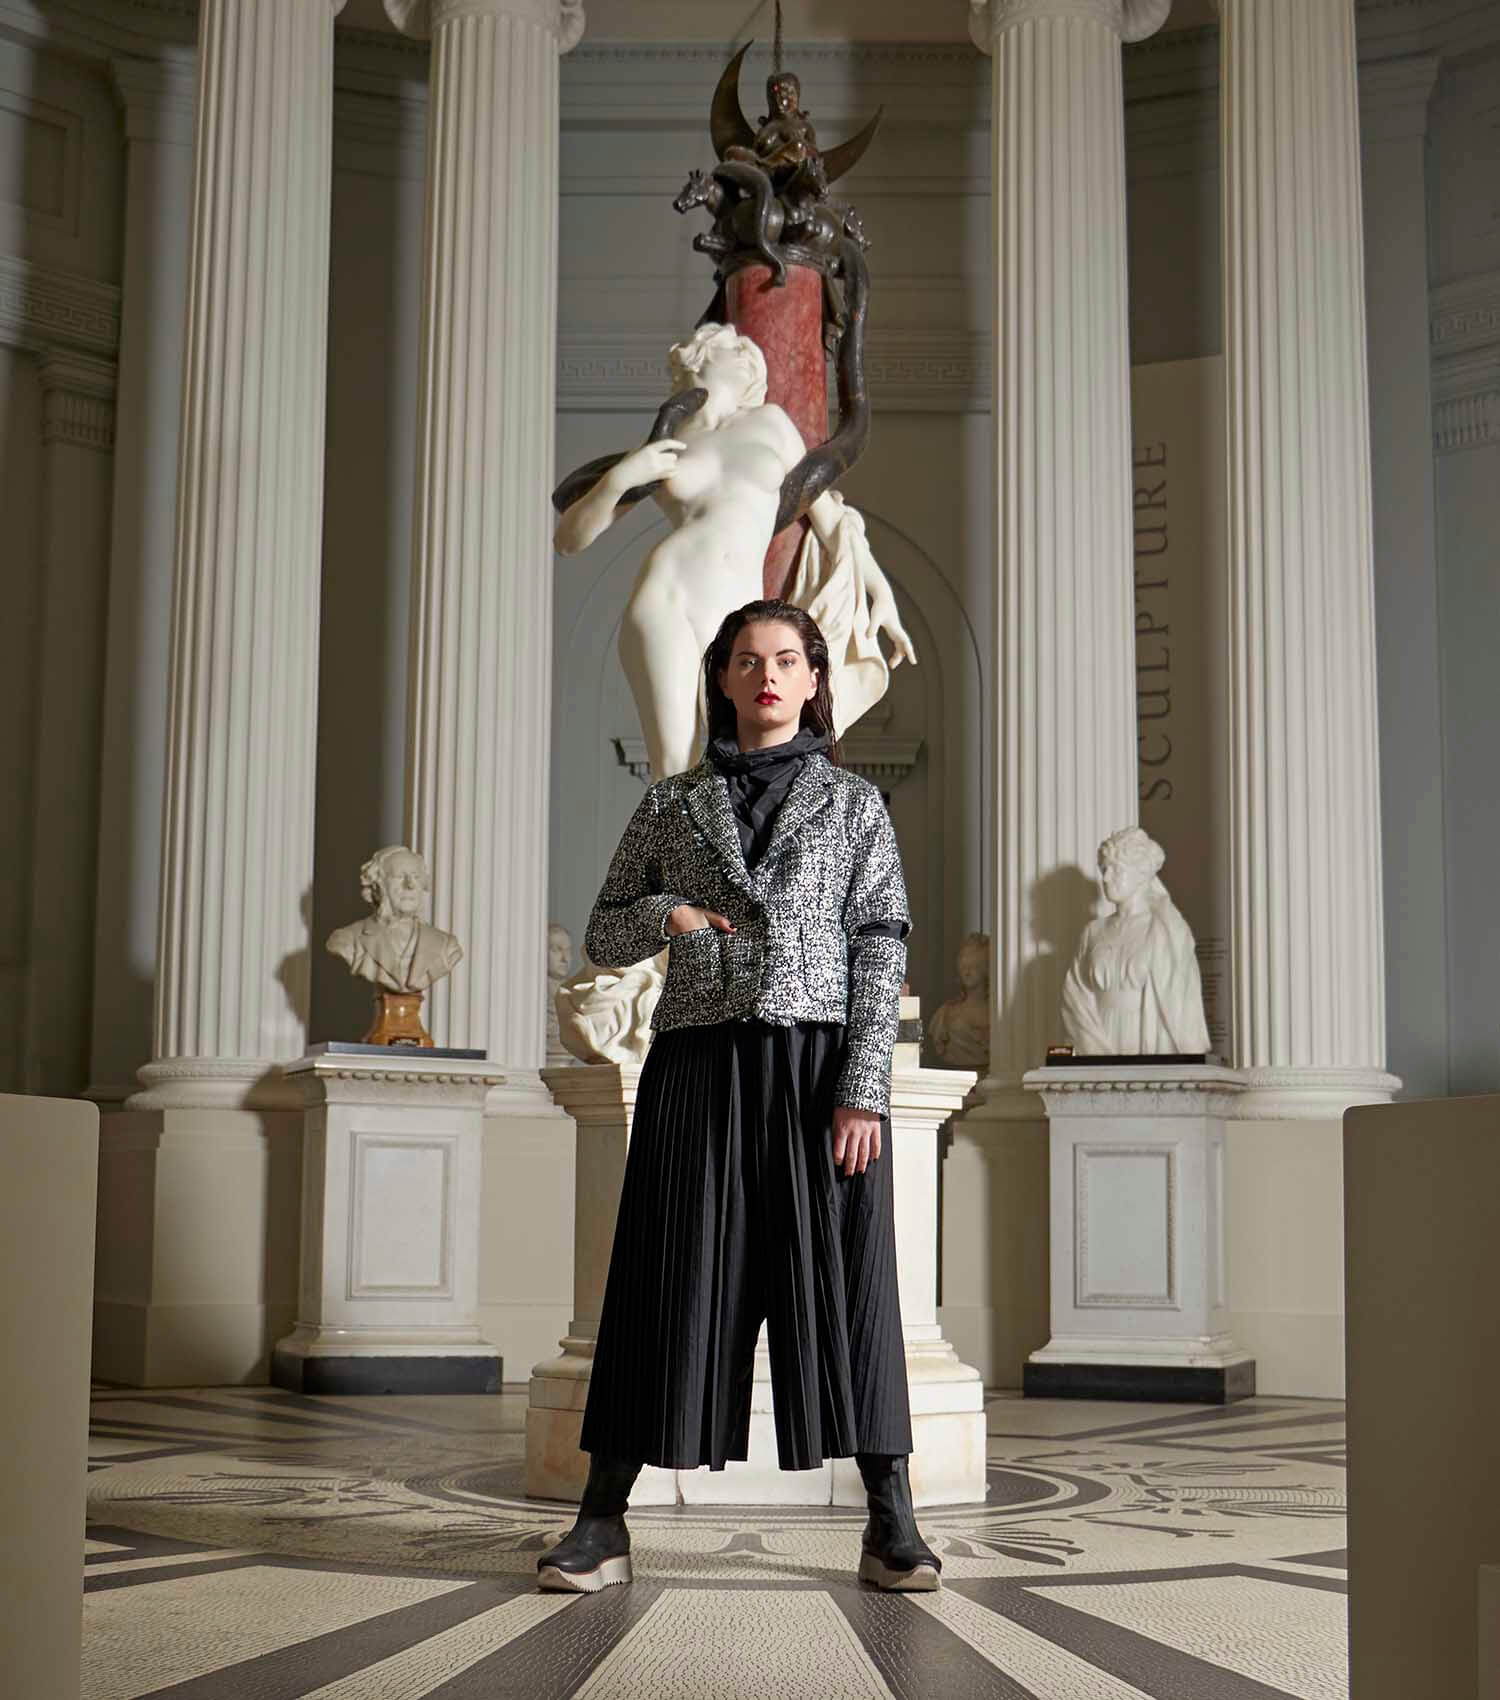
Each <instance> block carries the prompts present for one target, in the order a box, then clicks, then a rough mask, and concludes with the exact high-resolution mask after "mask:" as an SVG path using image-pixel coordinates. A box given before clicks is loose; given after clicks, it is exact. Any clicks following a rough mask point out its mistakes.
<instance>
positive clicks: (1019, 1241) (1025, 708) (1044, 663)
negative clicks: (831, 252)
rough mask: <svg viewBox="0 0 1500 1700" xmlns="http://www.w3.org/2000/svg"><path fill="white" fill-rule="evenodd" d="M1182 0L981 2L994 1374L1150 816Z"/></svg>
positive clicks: (1040, 1306) (987, 1246)
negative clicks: (1155, 108)
mask: <svg viewBox="0 0 1500 1700" xmlns="http://www.w3.org/2000/svg"><path fill="white" fill-rule="evenodd" d="M1168 6H1169V0H975V3H973V4H971V6H970V29H971V32H972V34H973V36H974V40H975V42H976V44H977V45H978V46H979V47H980V49H981V50H982V51H984V52H986V53H988V54H989V55H990V56H991V124H992V131H991V169H992V174H993V175H992V194H993V225H992V231H991V235H992V250H993V253H994V278H995V285H994V287H995V298H994V366H995V371H994V385H995V387H994V419H995V436H994V450H995V462H994V466H995V471H994V502H995V557H996V580H997V582H996V587H995V601H994V609H995V616H994V617H995V625H994V631H993V654H994V669H995V672H994V681H993V687H992V689H991V693H990V716H991V717H990V727H991V733H992V739H991V744H990V748H991V749H992V750H993V752H994V755H993V762H994V767H993V773H992V777H993V783H994V795H995V828H994V838H993V840H992V848H991V855H992V857H993V860H992V862H991V865H990V873H991V881H992V889H993V891H994V894H995V895H994V904H995V914H994V923H993V925H992V927H991V939H992V941H993V942H992V949H993V951H994V958H993V961H992V963H991V985H992V987H993V988H994V998H993V1007H994V1014H993V1018H992V1026H991V1032H990V1070H989V1074H988V1076H987V1077H986V1078H985V1079H984V1080H982V1081H981V1082H980V1083H979V1096H978V1099H977V1101H976V1102H975V1103H974V1104H973V1105H972V1106H971V1107H970V1108H969V1109H967V1110H966V1111H965V1112H964V1113H963V1115H962V1116H960V1117H957V1118H955V1121H954V1126H953V1144H952V1146H951V1147H950V1149H949V1151H948V1154H947V1157H946V1158H945V1169H944V1184H943V1198H944V1203H943V1327H944V1332H945V1333H946V1335H947V1336H948V1338H949V1339H951V1340H952V1341H953V1343H954V1346H955V1347H956V1348H957V1351H958V1354H959V1356H960V1357H961V1358H962V1359H963V1360H964V1361H965V1362H966V1363H970V1364H974V1365H975V1366H976V1367H977V1368H978V1369H979V1371H980V1374H981V1375H982V1376H983V1378H984V1381H985V1383H986V1385H989V1386H1000V1387H1014V1386H1017V1385H1019V1383H1020V1380H1021V1366H1022V1364H1023V1363H1024V1361H1025V1359H1026V1357H1027V1355H1028V1353H1030V1352H1033V1351H1035V1350H1036V1349H1037V1348H1038V1347H1040V1346H1043V1345H1045V1343H1046V1340H1047V1333H1048V1312H1047V1279H1048V1276H1047V1221H1048V1203H1047V1198H1048V1166H1047V1164H1048V1158H1047V1127H1046V1122H1045V1119H1044V1110H1043V1106H1042V1103H1041V1100H1040V1098H1038V1097H1037V1095H1036V1094H1035V1093H1034V1092H1028V1091H1026V1090H1024V1089H1023V1087H1022V1085H1021V1079H1022V1076H1023V1075H1024V1074H1025V1072H1026V1071H1027V1070H1028V1069H1030V1068H1034V1067H1035V1066H1036V1065H1037V1064H1038V1063H1040V1062H1041V1061H1042V1059H1043V1057H1044V1055H1045V1054H1046V1049H1047V1046H1048V1045H1049V1044H1051V1043H1054V1042H1056V1041H1057V1040H1058V1039H1059V1038H1060V1037H1061V1032H1060V1019H1059V1003H1060V994H1061V989H1062V977H1063V974H1064V972H1065V971H1066V968H1067V964H1068V960H1069V958H1070V956H1071V954H1072V951H1073V948H1074V946H1075V944H1076V943H1077V940H1078V936H1079V934H1080V932H1081V931H1082V930H1083V927H1084V926H1085V925H1086V923H1087V922H1088V920H1089V919H1090V916H1091V915H1092V913H1093V905H1094V901H1095V897H1096V895H1097V885H1096V880H1095V860H1096V856H1097V852H1098V848H1099V843H1100V841H1101V840H1102V839H1103V838H1105V837H1106V836H1107V835H1108V834H1109V833H1111V832H1114V831H1115V830H1117V829H1118V828H1120V827H1122V826H1128V825H1131V824H1132V823H1133V822H1134V821H1135V819H1136V813H1137V786H1136V726H1135V721H1136V716H1135V691H1136V676H1135V628H1134V623H1133V611H1134V594H1133V586H1134V538H1133V532H1132V525H1131V464H1130V407H1129V389H1128V381H1129V375H1128V354H1127V320H1126V277H1125V133H1124V132H1125V102H1124V92H1123V88H1122V80H1121V64H1120V47H1121V43H1122V41H1123V40H1127V39H1135V38H1137V37H1139V36H1142V35H1149V34H1150V33H1151V31H1152V30H1154V29H1156V28H1157V27H1158V26H1159V25H1160V23H1161V22H1162V20H1163V19H1164V18H1165V16H1166V14H1167V10H1168Z"/></svg>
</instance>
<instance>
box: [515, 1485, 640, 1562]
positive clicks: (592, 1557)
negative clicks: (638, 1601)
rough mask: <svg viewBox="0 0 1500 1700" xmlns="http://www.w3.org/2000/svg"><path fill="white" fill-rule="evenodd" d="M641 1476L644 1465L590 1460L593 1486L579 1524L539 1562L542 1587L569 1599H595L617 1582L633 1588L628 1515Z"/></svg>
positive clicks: (584, 1501)
mask: <svg viewBox="0 0 1500 1700" xmlns="http://www.w3.org/2000/svg"><path fill="white" fill-rule="evenodd" d="M640 1473H641V1467H640V1465H639V1464H627V1463H624V1462H623V1461H622V1460H620V1459H618V1458H595V1457H591V1458H590V1459H589V1479H588V1485H587V1487H585V1488H584V1490H583V1498H582V1500H581V1501H580V1502H579V1505H578V1521H577V1522H576V1523H574V1525H573V1527H572V1528H571V1529H570V1530H569V1531H568V1533H567V1534H566V1535H564V1536H563V1538H562V1540H561V1541H560V1542H559V1543H558V1544H557V1545H556V1546H555V1547H553V1549H552V1550H551V1552H544V1553H543V1554H542V1556H541V1557H540V1558H539V1559H538V1560H537V1561H536V1569H537V1586H538V1587H539V1588H541V1589H543V1590H544V1591H548V1592H552V1593H563V1594H595V1593H597V1592H598V1591H599V1589H601V1588H608V1587H609V1586H610V1585H611V1584H612V1583H614V1582H628V1581H630V1579H631V1571H630V1531H629V1530H628V1529H627V1528H626V1527H625V1509H626V1507H627V1505H629V1503H630V1490H631V1488H633V1487H634V1486H635V1478H636V1477H637V1476H638V1475H639V1474H640Z"/></svg>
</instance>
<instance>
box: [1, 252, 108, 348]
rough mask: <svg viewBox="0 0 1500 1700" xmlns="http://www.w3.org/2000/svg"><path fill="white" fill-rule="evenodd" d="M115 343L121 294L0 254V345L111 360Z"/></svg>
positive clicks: (87, 281) (106, 285)
mask: <svg viewBox="0 0 1500 1700" xmlns="http://www.w3.org/2000/svg"><path fill="white" fill-rule="evenodd" d="M119 342H120V292H119V290H118V289H116V288H115V287H114V286H113V285H112V284H108V283H95V282H94V281H93V279H92V278H86V277H74V276H73V275H72V274H71V273H69V272H56V271H48V270H47V269H46V268H45V267H44V266H37V265H33V264H32V263H31V262H30V261H29V260H22V259H18V258H17V257H16V256H15V255H13V254H0V343H4V344H7V345H9V346H10V347H12V348H25V349H30V350H33V351H45V350H48V349H53V348H77V349H82V350H85V351H86V352H88V353H90V354H104V355H111V356H112V355H113V354H114V352H115V350H116V348H117V347H118V346H119Z"/></svg>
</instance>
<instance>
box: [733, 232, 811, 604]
mask: <svg viewBox="0 0 1500 1700" xmlns="http://www.w3.org/2000/svg"><path fill="white" fill-rule="evenodd" d="M725 298H726V302H727V305H728V313H729V322H730V324H732V325H733V326H734V328H735V329H736V330H737V331H739V332H740V333H741V334H742V335H743V336H748V337H749V338H750V340H751V341H752V342H754V343H755V344H756V346H757V347H758V348H759V349H760V351H761V353H762V354H764V355H765V357H766V400H767V401H774V402H776V403H778V404H779V405H780V406H781V407H784V408H785V409H786V411H787V413H788V415H789V416H790V418H791V421H792V423H793V424H794V425H795V426H796V427H797V429H798V430H799V431H800V432H801V433H802V440H803V442H804V443H806V445H807V446H808V448H810V449H811V448H816V447H817V445H818V444H819V443H821V442H823V441H825V440H826V438H827V436H828V367H827V363H826V361H825V359H824V355H823V279H822V276H821V274H820V273H818V272H816V271H814V270H813V269H812V268H811V267H810V266H788V267H787V274H786V283H785V284H784V285H782V286H781V287H779V288H778V287H777V285H775V284H774V283H773V282H772V281H771V269H770V267H769V266H759V265H757V266H742V267H741V268H740V269H739V270H738V271H737V272H732V273H731V274H730V276H729V278H728V281H727V283H726V285H725ZM806 528H807V522H806V521H805V520H798V521H797V523H796V524H795V525H789V526H787V528H786V530H785V531H780V532H778V533H777V534H776V536H775V537H773V538H772V539H771V547H770V548H769V549H768V550H767V551H766V563H765V570H764V578H763V583H764V586H765V594H766V595H767V596H779V595H780V594H781V587H782V586H783V585H784V584H785V583H786V580H787V575H788V573H789V572H790V570H791V566H792V562H793V561H794V560H795V559H796V555H797V549H798V546H799V545H800V544H801V542H802V534H803V532H804V531H805V530H806Z"/></svg>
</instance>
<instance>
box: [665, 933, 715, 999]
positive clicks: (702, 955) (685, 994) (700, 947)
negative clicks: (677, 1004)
mask: <svg viewBox="0 0 1500 1700" xmlns="http://www.w3.org/2000/svg"><path fill="white" fill-rule="evenodd" d="M723 978H724V971H723V963H722V960H721V957H720V953H719V929H718V928H717V927H695V928H694V929H693V931H692V932H690V933H673V935H672V940H671V943H670V944H669V945H668V947H667V982H666V987H665V990H667V991H670V992H671V993H672V995H673V997H674V998H680V999H682V1000H684V1001H685V1002H688V1003H702V1002H703V1001H704V1000H705V999H707V998H711V997H717V996H718V994H719V991H720V987H721V985H722V983H723Z"/></svg>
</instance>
